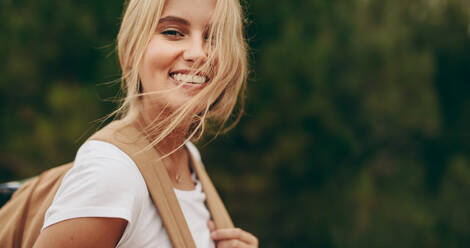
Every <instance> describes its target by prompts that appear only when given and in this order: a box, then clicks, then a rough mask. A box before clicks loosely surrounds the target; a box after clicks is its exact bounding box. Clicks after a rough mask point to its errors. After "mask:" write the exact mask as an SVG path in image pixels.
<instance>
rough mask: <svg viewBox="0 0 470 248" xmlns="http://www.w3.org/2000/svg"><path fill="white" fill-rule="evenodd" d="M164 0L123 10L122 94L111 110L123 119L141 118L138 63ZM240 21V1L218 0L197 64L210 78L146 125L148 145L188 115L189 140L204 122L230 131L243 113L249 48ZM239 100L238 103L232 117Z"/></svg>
mask: <svg viewBox="0 0 470 248" xmlns="http://www.w3.org/2000/svg"><path fill="white" fill-rule="evenodd" d="M164 5H165V0H130V1H129V2H128V5H127V8H126V10H125V12H124V16H123V20H122V23H121V28H120V31H119V34H118V37H117V53H118V56H119V62H120V65H121V69H122V78H121V88H122V90H123V93H124V94H125V98H124V99H123V102H122V104H121V106H120V107H119V108H118V109H117V110H116V111H115V112H114V114H118V116H120V117H121V118H122V119H127V120H135V118H137V117H139V114H140V111H141V108H142V102H141V96H142V95H144V94H142V93H141V92H140V77H139V73H138V72H139V70H138V68H139V66H140V64H141V62H142V60H143V56H144V53H145V50H146V48H147V46H148V44H149V42H150V40H151V38H152V35H153V34H154V30H156V28H157V25H158V21H159V19H160V17H161V14H162V11H163V8H164ZM243 22H244V18H243V13H242V9H241V6H240V3H239V1H238V0H217V1H216V6H215V9H214V12H213V15H212V21H211V25H210V30H209V34H208V41H207V44H208V58H207V60H206V61H205V62H204V63H203V64H202V65H201V66H200V67H199V68H195V69H196V70H197V72H201V71H202V72H205V73H209V74H210V75H211V82H210V83H209V84H208V85H207V86H206V87H204V88H203V89H202V90H201V91H200V92H198V94H196V95H194V96H193V97H192V98H191V100H189V101H188V102H186V103H185V104H184V105H182V106H180V107H179V108H178V109H176V110H175V111H173V112H172V113H171V114H170V115H168V116H165V117H164V118H156V119H155V120H154V121H153V122H152V123H151V124H149V125H148V126H147V127H146V132H147V133H148V134H149V135H150V136H151V137H153V140H152V144H151V145H152V146H154V145H156V144H158V143H159V142H160V141H161V140H163V139H164V138H165V137H167V136H168V135H169V134H170V133H171V132H172V131H174V130H175V128H177V127H178V125H179V124H181V123H182V122H183V121H184V120H187V118H188V117H189V118H191V120H192V128H191V129H190V133H188V135H187V140H189V139H191V138H193V139H198V138H199V137H201V135H202V134H203V132H204V130H205V126H206V123H207V122H208V121H210V123H211V124H215V126H216V127H218V128H217V130H218V131H217V133H220V132H225V131H227V130H229V129H230V128H232V127H233V126H234V125H235V124H236V123H237V122H238V121H239V119H240V117H241V115H242V113H243V107H244V92H245V88H246V80H247V74H248V62H247V48H248V47H247V44H246V41H245V38H244V34H243ZM145 94H152V93H145ZM160 94H164V92H163V93H162V92H160ZM238 100H239V101H238ZM237 102H239V103H240V105H239V106H240V108H239V109H238V111H237V113H236V115H235V116H232V112H233V111H234V108H235V106H236V104H237ZM196 106H197V107H196ZM197 109H198V110H197ZM199 109H203V110H202V111H200V110H199ZM229 120H233V121H232V123H231V125H228V122H229ZM182 145H183V144H181V146H182Z"/></svg>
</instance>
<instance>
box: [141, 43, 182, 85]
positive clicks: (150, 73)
mask: <svg viewBox="0 0 470 248" xmlns="http://www.w3.org/2000/svg"><path fill="white" fill-rule="evenodd" d="M177 58H178V53H177V51H176V49H174V48H172V47H169V46H168V45H165V44H162V43H161V42H154V41H152V42H150V44H149V46H148V47H147V50H146V51H145V54H144V57H143V60H142V64H141V67H140V69H139V74H140V77H141V79H142V84H143V86H144V90H146V91H147V90H151V88H154V87H155V80H162V79H165V78H166V77H167V75H168V72H169V70H170V69H171V68H172V67H173V65H174V64H175V62H176V61H177ZM152 85H153V87H152Z"/></svg>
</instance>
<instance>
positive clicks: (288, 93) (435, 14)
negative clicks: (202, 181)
mask: <svg viewBox="0 0 470 248" xmlns="http://www.w3.org/2000/svg"><path fill="white" fill-rule="evenodd" d="M244 6H245V7H246V9H247V18H248V20H249V25H248V28H247V37H248V38H249V43H250V46H251V48H252V49H251V64H252V73H251V77H250V80H249V86H248V96H247V107H246V115H245V116H244V118H243V119H242V120H241V122H240V124H239V125H238V126H237V127H236V128H235V129H234V130H233V131H232V132H230V133H229V134H228V135H223V136H221V137H218V138H217V139H216V140H215V141H213V142H211V143H207V142H202V143H201V144H199V147H200V150H201V152H202V155H203V158H204V160H205V162H206V166H207V167H208V169H209V171H210V172H211V174H212V175H213V178H214V182H215V183H216V185H217V186H218V188H219V190H220V192H221V193H222V195H223V197H224V199H225V200H226V203H227V206H228V208H229V210H230V212H231V213H232V214H233V218H234V220H235V222H236V224H237V225H239V226H240V227H242V228H245V229H247V230H249V231H251V232H253V233H254V234H256V235H257V236H258V237H259V238H260V242H261V247H345V248H347V247H394V248H395V247H469V245H470V141H469V139H470V129H469V126H470V2H469V1H467V0H447V1H444V0H413V1H409V0H342V1H339V0H309V1H292V0H290V1H287V0H278V1H272V0H270V1H268V0H254V1H250V2H246V3H245V4H244ZM121 13H122V2H121V1H116V0H101V1H96V0H81V1H67V0H62V1H52V0H35V1H32V0H30V1H26V0H0V23H1V24H0V58H1V62H0V65H1V66H0V118H1V121H0V130H1V133H0V136H1V138H0V181H7V180H12V179H17V178H25V177H29V176H32V175H35V174H37V173H39V172H40V171H42V170H44V169H46V168H49V167H51V166H54V165H58V164H60V163H64V162H67V161H70V160H72V159H73V157H74V154H75V152H76V150H77V148H78V147H79V145H80V144H81V142H83V140H84V139H85V138H86V137H87V135H89V134H90V133H91V132H92V131H93V130H95V129H96V128H97V125H96V124H94V123H93V121H96V120H98V119H99V118H101V117H103V116H105V115H106V114H107V113H110V111H111V110H113V109H114V107H115V106H116V105H115V104H114V103H113V102H112V101H109V100H110V99H113V98H115V97H116V96H119V93H118V89H119V87H118V84H106V82H110V81H112V80H115V79H117V78H118V77H119V67H118V63H117V59H116V55H115V53H114V45H115V36H116V34H117V31H118V27H119V22H120V16H121Z"/></svg>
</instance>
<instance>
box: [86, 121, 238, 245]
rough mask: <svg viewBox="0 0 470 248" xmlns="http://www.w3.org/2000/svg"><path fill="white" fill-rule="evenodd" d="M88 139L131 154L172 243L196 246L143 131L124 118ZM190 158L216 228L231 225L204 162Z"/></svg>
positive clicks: (166, 173)
mask: <svg viewBox="0 0 470 248" xmlns="http://www.w3.org/2000/svg"><path fill="white" fill-rule="evenodd" d="M90 139H92V140H102V141H106V142H109V143H112V144H114V145H116V146H117V147H119V148H120V149H121V150H122V151H124V152H125V153H126V154H128V155H129V157H131V158H132V160H133V161H134V162H135V164H136V165H137V167H138V168H139V171H140V173H141V174H142V176H143V177H144V180H145V183H146V185H147V188H148V190H149V192H150V196H151V198H152V200H153V201H154V203H155V205H156V207H157V209H158V211H159V213H160V216H161V218H162V221H163V225H164V226H165V229H166V231H167V233H168V236H169V237H170V240H171V242H172V244H173V246H174V247H176V248H180V247H181V248H196V245H195V243H194V240H193V239H192V236H191V232H190V231H189V228H188V225H187V223H186V220H185V218H184V215H183V212H182V210H181V207H180V205H179V203H178V200H177V199H176V195H175V192H174V189H173V184H172V183H171V180H170V177H169V176H168V172H167V171H166V169H165V167H164V166H163V164H162V163H161V161H160V160H159V157H160V156H159V154H158V153H157V152H156V151H155V149H153V148H150V149H144V148H149V142H148V141H147V139H146V138H145V137H144V136H143V135H142V133H141V132H140V131H139V130H138V129H137V128H136V127H134V126H133V125H129V124H126V123H124V122H123V121H114V122H112V123H111V124H109V125H108V126H106V127H104V128H103V129H101V130H100V131H98V132H97V133H95V134H94V135H93V136H92V137H90ZM191 162H192V164H193V167H194V170H195V172H196V175H197V177H198V178H199V180H200V182H201V184H202V188H203V191H204V193H205V194H206V199H207V206H208V208H209V211H210V212H211V215H212V218H213V220H214V222H215V225H216V228H217V229H220V228H231V227H233V223H232V220H231V218H230V215H229V214H228V212H227V209H226V208H225V206H224V204H223V202H222V200H221V199H220V196H219V195H218V194H217V191H216V189H215V187H214V185H213V184H212V182H211V180H210V178H209V176H208V175H207V172H206V170H205V169H204V166H203V165H202V163H201V162H200V161H199V160H197V159H194V158H193V157H192V156H191Z"/></svg>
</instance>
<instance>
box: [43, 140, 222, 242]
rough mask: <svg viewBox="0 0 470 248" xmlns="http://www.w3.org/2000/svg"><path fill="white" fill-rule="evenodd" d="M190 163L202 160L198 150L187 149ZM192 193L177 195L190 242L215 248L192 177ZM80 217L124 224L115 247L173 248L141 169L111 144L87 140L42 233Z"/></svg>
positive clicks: (202, 197)
mask: <svg viewBox="0 0 470 248" xmlns="http://www.w3.org/2000/svg"><path fill="white" fill-rule="evenodd" d="M186 146H187V147H188V149H189V151H190V153H191V156H192V157H193V159H198V160H200V159H201V157H200V155H199V152H198V151H197V148H196V147H195V146H194V145H193V144H192V143H189V142H188V143H187V144H186ZM193 180H194V181H195V182H196V188H195V189H194V190H190V191H183V190H177V189H175V194H176V198H177V199H178V201H179V204H180V206H181V209H182V211H183V214H184V217H185V219H186V222H187V223H188V226H189V229H190V231H191V234H192V236H193V239H194V242H195V243H196V246H197V247H200V248H202V247H203V248H206V247H209V248H213V247H215V246H214V242H213V240H212V239H211V238H210V235H209V229H208V227H207V221H208V220H209V219H210V213H209V211H208V210H207V207H206V206H205V204H204V201H205V198H206V196H205V194H204V192H202V187H201V184H200V182H199V181H198V180H197V179H196V177H195V175H194V174H193ZM79 217H112V218H122V219H125V220H127V221H128V223H127V227H126V230H125V231H124V234H123V236H122V238H121V240H120V241H119V243H118V245H117V246H116V247H120V248H124V247H129V248H140V247H145V248H148V247H172V245H171V242H170V239H169V237H168V235H167V233H166V230H165V229H164V227H163V223H162V220H161V218H160V215H159V213H158V211H157V208H156V207H155V205H154V204H153V202H152V200H151V198H150V195H149V192H148V190H147V187H146V185H145V181H144V178H143V177H142V175H141V174H140V172H139V169H138V168H137V166H136V165H135V163H134V162H133V161H132V159H131V158H130V157H129V156H127V154H126V153H124V152H123V151H121V150H120V149H119V148H118V147H116V146H114V145H113V144H110V143H107V142H103V141H96V140H91V141H87V142H85V143H84V144H83V145H82V146H81V147H80V149H79V150H78V152H77V156H76V158H75V164H74V166H73V167H72V169H70V171H68V172H67V174H66V175H65V177H64V179H63V181H62V184H61V186H60V188H59V190H58V191H57V193H56V195H55V197H54V201H53V203H52V205H51V206H50V207H49V209H48V210H47V212H46V215H45V220H44V226H43V228H42V229H44V228H46V227H48V226H50V225H52V224H55V223H57V222H60V221H63V220H67V219H72V218H79Z"/></svg>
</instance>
